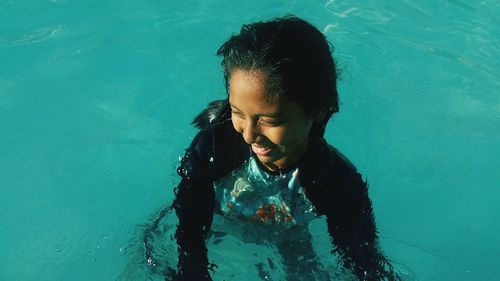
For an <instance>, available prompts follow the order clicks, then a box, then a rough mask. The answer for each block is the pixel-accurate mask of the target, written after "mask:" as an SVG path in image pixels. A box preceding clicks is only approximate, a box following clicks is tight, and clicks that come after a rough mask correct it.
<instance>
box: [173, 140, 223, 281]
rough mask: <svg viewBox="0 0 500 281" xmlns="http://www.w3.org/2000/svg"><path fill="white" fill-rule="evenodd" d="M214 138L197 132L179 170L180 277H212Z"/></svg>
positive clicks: (174, 204)
mask: <svg viewBox="0 0 500 281" xmlns="http://www.w3.org/2000/svg"><path fill="white" fill-rule="evenodd" d="M211 140H212V136H211V135H209V133H208V132H206V131H205V132H202V133H200V134H198V135H197V136H196V138H195V139H194V140H193V142H192V144H191V146H190V147H189V148H188V149H187V151H186V153H185V155H184V157H183V158H182V160H181V165H180V167H179V168H178V169H177V173H178V174H179V175H180V176H181V177H182V180H181V182H180V184H179V185H178V186H177V188H176V189H175V200H174V202H173V208H174V210H175V212H176V214H177V217H178V219H179V224H178V226H177V230H176V233H175V238H176V239H177V244H178V251H179V262H178V276H177V278H178V280H211V278H210V275H209V273H208V268H209V266H210V265H209V263H208V258H207V248H206V245H205V239H206V236H207V233H208V231H209V229H210V226H211V224H212V215H213V208H214V193H213V186H212V182H211V180H210V174H209V167H208V165H209V154H210V151H209V149H210V148H211V147H212V146H211Z"/></svg>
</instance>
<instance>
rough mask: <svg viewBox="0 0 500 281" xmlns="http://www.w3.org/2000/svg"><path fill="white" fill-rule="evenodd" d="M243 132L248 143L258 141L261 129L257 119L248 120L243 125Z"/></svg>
mask: <svg viewBox="0 0 500 281" xmlns="http://www.w3.org/2000/svg"><path fill="white" fill-rule="evenodd" d="M241 134H242V136H243V139H244V140H245V142H246V143H247V144H252V143H256V142H257V138H258V137H259V135H260V131H259V128H258V125H257V124H256V122H255V121H253V120H246V121H245V122H244V125H243V126H242V130H241Z"/></svg>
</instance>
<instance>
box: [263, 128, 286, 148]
mask: <svg viewBox="0 0 500 281" xmlns="http://www.w3.org/2000/svg"><path fill="white" fill-rule="evenodd" d="M263 135H264V136H265V137H266V138H267V139H269V140H270V141H271V142H272V143H274V144H276V145H279V146H286V145H287V144H288V143H290V140H291V139H292V136H291V135H290V130H289V128H287V127H275V128H267V129H266V130H264V132H263Z"/></svg>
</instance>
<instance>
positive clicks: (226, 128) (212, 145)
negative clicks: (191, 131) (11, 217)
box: [181, 120, 250, 180]
mask: <svg viewBox="0 0 500 281" xmlns="http://www.w3.org/2000/svg"><path fill="white" fill-rule="evenodd" d="M249 155H250V154H249V149H248V147H247V146H245V145H244V141H243V139H242V137H241V135H240V134H238V133H237V132H236V131H235V130H234V129H233V126H232V123H231V121H230V120H229V121H226V122H222V123H219V124H217V125H214V126H211V127H208V128H205V129H202V130H200V131H199V132H198V133H197V134H196V136H195V137H194V139H193V141H192V142H191V144H190V146H189V147H188V148H187V150H186V153H185V155H184V157H183V159H182V162H186V164H188V163H189V165H188V166H190V168H191V169H192V170H193V171H194V172H195V173H196V174H205V175H206V176H208V177H209V178H212V180H216V179H217V178H219V177H221V176H222V175H225V174H226V173H227V172H229V171H230V170H232V169H233V168H234V167H236V166H237V165H240V164H241V163H243V161H244V160H246V159H247V158H248V157H249ZM181 166H183V165H182V164H181Z"/></svg>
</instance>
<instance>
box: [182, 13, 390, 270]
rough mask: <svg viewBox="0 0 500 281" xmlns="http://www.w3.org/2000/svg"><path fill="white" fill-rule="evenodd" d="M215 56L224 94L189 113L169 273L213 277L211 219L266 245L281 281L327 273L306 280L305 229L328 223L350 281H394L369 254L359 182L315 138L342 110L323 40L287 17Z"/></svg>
mask: <svg viewBox="0 0 500 281" xmlns="http://www.w3.org/2000/svg"><path fill="white" fill-rule="evenodd" d="M217 55H219V56H221V57H222V68H223V71H224V78H225V86H226V90H227V98H226V99H224V100H220V101H215V102H212V103H211V104H210V105H209V106H208V108H207V109H205V110H204V111H203V112H202V113H200V114H199V115H198V116H197V117H196V118H195V120H194V122H193V123H194V124H195V125H196V126H197V127H198V128H200V132H199V133H198V134H197V136H196V137H195V138H194V140H193V142H192V143H191V145H190V146H189V148H188V149H187V151H186V153H185V155H184V157H183V158H182V160H181V165H180V167H179V169H178V174H179V175H180V176H181V177H182V180H181V182H180V184H179V185H178V187H177V188H176V189H175V195H176V197H175V200H174V202H173V205H172V207H173V208H174V210H175V211H176V214H177V217H178V219H179V224H178V226H177V230H176V234H175V237H176V239H177V243H178V249H179V263H178V274H177V278H178V279H180V280H210V279H211V278H210V274H209V270H208V269H209V267H210V264H209V262H208V259H207V247H206V244H205V240H206V238H207V235H209V233H210V231H211V227H212V223H213V217H214V214H215V215H218V216H221V217H223V218H224V222H225V223H228V224H231V225H232V226H233V227H241V228H245V229H246V230H252V231H253V230H255V231H256V232H252V233H258V234H257V235H255V236H256V237H260V238H261V239H268V240H275V241H276V247H277V249H278V250H279V252H280V253H281V254H282V256H283V262H284V264H285V265H286V270H287V272H288V273H287V274H288V279H289V280H295V279H294V278H296V279H299V278H300V277H301V276H304V278H305V279H304V280H311V279H308V278H313V277H314V278H324V279H323V280H327V279H329V278H332V277H331V276H330V277H329V276H328V274H327V273H326V274H324V275H317V274H316V275H314V274H313V273H308V272H310V271H314V270H315V269H314V268H315V267H316V266H318V268H319V264H318V262H317V258H315V256H314V253H313V251H312V248H311V247H310V237H311V236H310V234H309V233H308V230H307V229H308V228H307V224H308V223H309V222H310V221H311V220H312V219H314V218H315V217H318V216H326V220H327V225H328V232H329V235H330V237H331V241H332V244H333V246H332V247H333V250H334V253H336V254H338V255H339V256H340V257H341V258H342V263H343V265H344V266H345V267H346V268H347V269H349V270H350V271H351V272H353V273H354V274H355V275H356V276H357V277H358V278H359V279H361V280H397V279H399V277H398V276H397V275H396V274H394V273H393V270H392V267H391V265H390V264H389V262H388V261H387V259H386V258H385V257H384V256H383V255H382V253H381V252H380V250H379V249H378V247H377V235H376V228H375V223H374V217H373V212H372V206H371V201H370V199H369V197H368V194H367V184H366V183H365V182H364V181H363V180H362V177H361V175H360V174H359V173H358V172H357V171H356V168H355V167H354V166H353V165H352V164H351V162H350V161H349V160H348V159H347V158H346V157H345V156H343V155H342V154H341V153H340V152H339V151H338V150H336V149H335V148H334V147H332V146H331V145H329V144H328V143H327V142H326V140H325V139H324V138H323V135H324V132H325V126H326V124H327V122H328V120H329V119H330V117H331V116H332V114H333V113H335V112H338V109H339V105H338V95H337V84H336V81H337V70H336V66H335V62H334V60H333V59H332V56H331V49H330V47H329V44H328V42H327V40H326V39H325V36H324V35H323V34H322V33H321V32H320V31H318V29H316V28H315V27H314V26H312V25H311V24H309V23H308V22H306V21H304V20H302V19H299V18H297V17H294V16H287V17H283V18H277V19H273V20H270V21H265V22H257V23H253V24H248V25H244V26H243V27H242V29H241V31H240V33H239V34H236V35H233V36H232V37H230V38H229V39H228V40H227V41H226V42H224V43H223V45H222V46H221V47H220V49H219V50H218V52H217ZM234 222H237V223H236V224H232V223H234ZM235 225H236V226H235ZM241 233H250V232H248V231H247V232H241ZM304 245H306V246H304ZM308 245H309V246H308ZM297 248H300V251H302V253H303V255H302V256H301V257H300V259H299V258H298V256H297V255H294V249H297ZM228 252H230V249H228ZM304 253H305V254H304ZM304 256H305V257H306V258H305V259H304ZM304 268H307V270H304ZM308 274H309V275H308ZM308 276H309V277H308ZM318 276H323V277H318Z"/></svg>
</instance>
